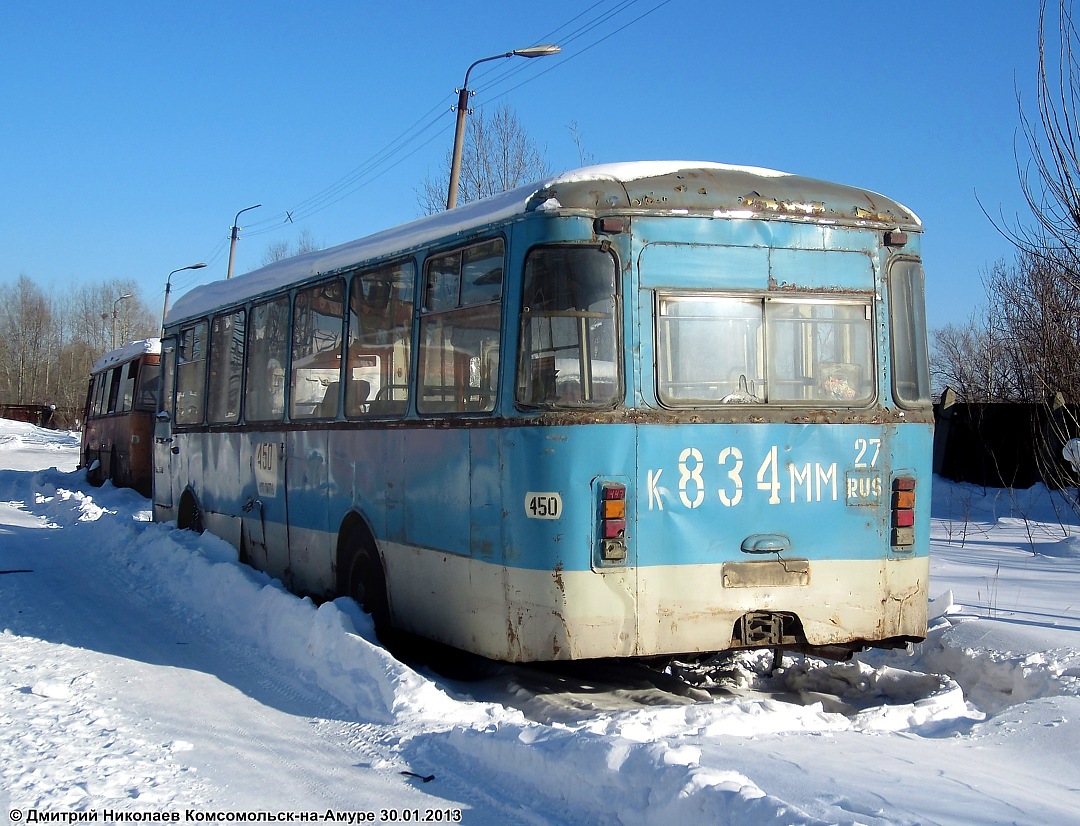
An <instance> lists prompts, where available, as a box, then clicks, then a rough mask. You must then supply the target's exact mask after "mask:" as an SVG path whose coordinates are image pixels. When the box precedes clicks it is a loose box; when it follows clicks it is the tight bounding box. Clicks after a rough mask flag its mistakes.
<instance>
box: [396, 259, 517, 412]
mask: <svg viewBox="0 0 1080 826" xmlns="http://www.w3.org/2000/svg"><path fill="white" fill-rule="evenodd" d="M503 255H504V245H503V240H502V239H501V238H496V239H493V240H491V241H485V242H483V243H480V244H474V245H472V246H470V247H465V248H464V249H459V250H454V251H452V252H448V253H444V254H441V255H437V256H432V257H431V258H429V259H428V262H427V268H426V271H425V272H426V278H425V287H424V315H423V316H422V317H421V319H420V368H419V370H420V375H419V377H418V383H419V386H420V391H419V395H418V397H417V410H418V411H419V412H420V413H464V412H488V411H491V410H494V409H495V395H496V391H497V389H498V388H497V384H498V376H499V343H500V336H499V330H500V327H501V305H500V301H499V299H500V298H501V297H502V281H503Z"/></svg>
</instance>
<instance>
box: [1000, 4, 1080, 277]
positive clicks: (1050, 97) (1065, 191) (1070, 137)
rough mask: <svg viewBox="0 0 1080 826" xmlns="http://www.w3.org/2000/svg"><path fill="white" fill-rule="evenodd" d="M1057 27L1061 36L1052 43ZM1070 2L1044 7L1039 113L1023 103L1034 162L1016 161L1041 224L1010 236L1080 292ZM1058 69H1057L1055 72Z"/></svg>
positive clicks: (1077, 74) (1079, 79) (1077, 119)
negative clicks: (1050, 33)
mask: <svg viewBox="0 0 1080 826" xmlns="http://www.w3.org/2000/svg"><path fill="white" fill-rule="evenodd" d="M1054 27H1056V29H1057V36H1056V37H1053V36H1051V37H1050V38H1049V39H1048V37H1047V33H1048V30H1051V29H1052V28H1054ZM1078 46H1080V36H1078V33H1077V28H1076V25H1075V23H1074V21H1073V10H1072V2H1071V0H1058V3H1057V9H1056V11H1054V10H1052V9H1051V8H1050V7H1049V6H1048V3H1047V0H1041V2H1040V4H1039V63H1038V84H1037V92H1036V112H1037V114H1036V115H1035V116H1034V117H1029V116H1028V113H1027V112H1026V111H1025V108H1024V105H1023V101H1021V100H1020V96H1019V94H1018V95H1017V99H1018V102H1019V103H1020V106H1019V110H1020V124H1021V128H1022V130H1023V133H1024V137H1025V138H1026V142H1027V147H1028V152H1029V154H1030V161H1029V162H1027V163H1023V162H1021V160H1020V158H1019V157H1018V158H1017V170H1018V172H1019V176H1020V185H1021V188H1022V189H1023V192H1024V196H1025V198H1026V199H1027V202H1028V205H1029V206H1030V207H1031V211H1032V214H1033V215H1034V217H1035V221H1036V224H1035V226H1034V227H1033V228H1024V227H1018V228H1016V229H1014V230H1012V231H1009V232H1008V233H1007V234H1009V235H1010V237H1011V238H1012V240H1013V241H1014V242H1015V243H1016V244H1017V246H1018V247H1020V248H1021V249H1023V250H1025V251H1026V252H1027V253H1029V254H1031V255H1034V256H1048V257H1049V258H1050V259H1051V261H1052V262H1053V263H1054V265H1055V267H1056V268H1057V269H1058V271H1059V272H1058V277H1060V278H1063V279H1065V280H1067V281H1069V282H1070V283H1071V284H1072V286H1073V287H1074V288H1075V289H1080V276H1078V273H1080V134H1078V131H1077V130H1078V128H1080V106H1078V104H1080V62H1078V59H1077V55H1078V51H1077V49H1078ZM1055 67H1056V68H1055Z"/></svg>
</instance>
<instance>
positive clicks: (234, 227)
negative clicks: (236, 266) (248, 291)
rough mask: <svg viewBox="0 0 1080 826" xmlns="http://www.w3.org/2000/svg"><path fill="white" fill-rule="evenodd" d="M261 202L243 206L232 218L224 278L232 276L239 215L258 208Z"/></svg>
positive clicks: (238, 229) (238, 230)
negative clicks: (227, 266) (227, 261)
mask: <svg viewBox="0 0 1080 826" xmlns="http://www.w3.org/2000/svg"><path fill="white" fill-rule="evenodd" d="M261 206H262V204H255V206H249V207H244V208H243V209H242V210H240V212H238V213H236V217H235V218H233V220H232V241H231V242H230V243H229V271H228V272H227V273H225V277H226V278H232V267H233V258H234V257H235V256H236V236H237V235H238V234H239V232H240V227H238V226H237V225H236V224H237V222H238V221H239V220H240V216H241V215H242V214H243V213H245V212H247V211H248V210H249V209H258V208H259V207H261Z"/></svg>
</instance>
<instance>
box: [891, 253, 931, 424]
mask: <svg viewBox="0 0 1080 826" xmlns="http://www.w3.org/2000/svg"><path fill="white" fill-rule="evenodd" d="M889 316H890V321H891V325H890V326H891V338H892V377H893V393H894V394H895V396H896V400H897V401H898V402H900V403H901V404H904V405H925V404H929V403H930V366H929V364H930V361H929V356H928V355H927V346H926V285H925V282H924V275H923V269H922V266H920V264H919V263H918V262H917V261H897V262H896V263H894V264H893V266H892V269H890V270H889Z"/></svg>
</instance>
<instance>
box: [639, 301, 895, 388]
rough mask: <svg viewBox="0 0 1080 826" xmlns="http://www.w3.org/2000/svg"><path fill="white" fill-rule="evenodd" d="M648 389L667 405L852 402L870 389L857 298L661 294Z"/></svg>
mask: <svg viewBox="0 0 1080 826" xmlns="http://www.w3.org/2000/svg"><path fill="white" fill-rule="evenodd" d="M657 308H658V309H657V338H658V342H657V350H656V353H657V354H656V358H657V366H656V372H657V392H658V394H659V398H660V401H661V402H662V403H664V404H665V405H668V406H670V407H693V406H712V405H721V404H725V405H726V404H792V403H794V404H800V403H804V404H816V405H823V404H824V405H829V406H833V407H835V406H859V405H864V404H866V403H868V402H869V401H870V400H871V399H873V397H874V390H875V381H874V347H873V320H872V313H871V305H870V303H869V302H868V301H866V300H863V299H861V298H859V299H856V298H842V297H836V298H834V297H831V296H821V297H812V296H796V297H790V298H789V297H773V296H768V297H757V296H729V295H719V294H690V295H661V296H659V297H658V300H657Z"/></svg>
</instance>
